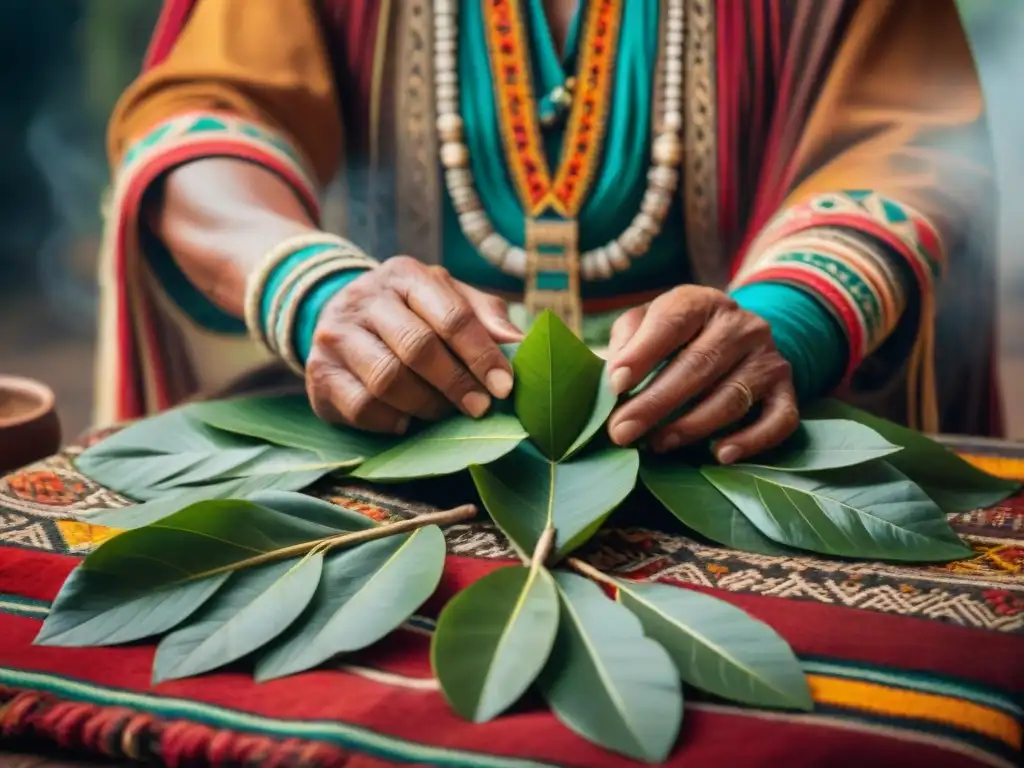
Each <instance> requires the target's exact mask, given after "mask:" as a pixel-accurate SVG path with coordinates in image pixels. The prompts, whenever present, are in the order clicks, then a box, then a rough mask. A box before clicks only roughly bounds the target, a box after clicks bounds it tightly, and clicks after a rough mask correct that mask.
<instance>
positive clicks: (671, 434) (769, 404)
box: [608, 285, 800, 464]
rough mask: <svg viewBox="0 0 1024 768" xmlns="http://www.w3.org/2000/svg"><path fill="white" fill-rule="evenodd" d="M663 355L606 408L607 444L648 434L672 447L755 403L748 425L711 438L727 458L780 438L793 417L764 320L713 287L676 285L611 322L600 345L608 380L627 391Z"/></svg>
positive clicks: (661, 446) (786, 376)
mask: <svg viewBox="0 0 1024 768" xmlns="http://www.w3.org/2000/svg"><path fill="white" fill-rule="evenodd" d="M663 362H664V363H665V366H664V368H663V369H662V370H661V371H660V372H659V373H658V375H657V376H656V377H655V378H654V379H653V380H652V381H651V383H650V384H649V385H648V386H647V387H646V388H645V389H644V390H643V391H642V392H640V393H639V394H637V395H636V396H635V397H633V398H630V399H629V400H628V401H626V402H625V403H623V404H622V405H620V406H619V407H618V408H617V409H616V410H615V412H614V413H613V414H612V417H611V420H610V421H609V434H610V435H611V438H612V440H613V441H614V442H615V443H617V444H619V445H627V444H629V443H632V442H634V441H635V440H637V439H639V438H640V437H643V436H645V435H647V436H648V438H649V443H650V445H651V447H652V448H653V449H654V450H660V451H670V450H674V449H676V448H679V447H680V446H683V445H687V444H689V443H693V442H695V441H697V440H701V439H703V438H706V437H709V436H711V435H713V434H716V433H719V432H721V431H722V430H723V429H725V428H727V427H729V426H730V425H733V424H736V422H738V421H740V420H741V419H743V418H744V417H745V416H746V415H747V413H748V412H749V411H750V410H751V409H752V408H754V406H755V405H758V406H760V407H761V411H760V414H759V416H758V418H757V419H756V421H755V422H754V423H753V424H751V425H749V426H746V427H743V428H740V429H738V430H737V431H734V432H733V433H732V434H729V435H728V436H726V437H723V438H721V439H720V440H718V442H717V444H716V446H715V452H716V456H717V457H718V460H719V461H720V462H721V463H723V464H731V463H733V462H736V461H739V460H740V459H743V458H747V457H749V456H753V455H755V454H758V453H761V452H762V451H765V450H767V449H768V448H771V447H774V446H775V445H778V444H779V443H780V442H782V441H783V440H785V439H786V438H787V437H789V436H790V435H791V434H792V433H793V431H794V430H795V429H796V428H797V426H798V424H799V421H800V417H799V413H798V411H797V401H796V393H795V392H794V390H793V381H792V376H791V371H790V367H789V363H787V362H786V361H785V360H784V359H783V358H782V356H781V355H779V353H778V352H777V351H776V349H775V345H774V343H773V341H772V335H771V329H770V328H769V326H768V323H767V322H765V321H764V320H763V319H761V318H760V317H758V316H757V315H754V314H752V313H750V312H746V311H744V310H743V309H740V307H739V306H738V305H737V304H736V302H735V301H733V300H732V299H730V298H729V297H728V296H726V295H725V294H724V293H722V292H721V291H717V290H714V289H712V288H704V287H701V286H696V285H685V286H681V287H679V288H675V289H673V290H671V291H668V292H667V293H664V294H662V295H661V296H659V297H658V298H657V299H655V300H654V301H652V302H651V303H649V304H646V305H644V306H642V307H636V308H635V309H631V310H629V311H628V312H626V313H625V314H623V315H622V317H620V318H619V319H618V320H617V321H616V323H615V325H614V326H613V327H612V332H611V341H610V344H609V349H608V371H609V376H610V380H611V384H612V387H613V389H615V390H616V391H617V392H619V393H621V392H627V391H629V390H630V389H632V388H633V387H635V386H636V385H637V384H639V383H641V382H642V381H643V380H644V378H645V377H646V376H647V375H648V374H650V373H651V371H653V370H655V369H656V368H657V366H658V365H659V364H661V363H663ZM691 403H692V407H689V408H687V410H686V411H685V413H684V414H683V415H682V416H680V417H678V418H676V419H675V420H673V421H671V422H669V423H667V424H663V423H662V422H664V421H665V419H667V418H669V416H670V415H671V414H672V413H674V412H676V411H677V410H679V409H680V408H681V407H682V406H686V405H688V404H691Z"/></svg>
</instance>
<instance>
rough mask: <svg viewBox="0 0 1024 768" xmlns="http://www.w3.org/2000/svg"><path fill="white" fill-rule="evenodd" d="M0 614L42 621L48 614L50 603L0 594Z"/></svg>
mask: <svg viewBox="0 0 1024 768" xmlns="http://www.w3.org/2000/svg"><path fill="white" fill-rule="evenodd" d="M0 613H7V614H10V615H12V616H23V617H25V618H29V619H39V620H40V621H42V620H43V619H45V618H46V617H47V616H49V614H50V603H49V602H48V601H46V600H33V599H32V598H29V597H22V596H21V595H11V594H5V593H3V592H0Z"/></svg>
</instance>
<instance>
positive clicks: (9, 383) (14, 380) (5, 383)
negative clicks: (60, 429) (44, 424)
mask: <svg viewBox="0 0 1024 768" xmlns="http://www.w3.org/2000/svg"><path fill="white" fill-rule="evenodd" d="M0 391H7V392H13V393H16V394H20V395H27V396H28V397H30V398H32V399H33V400H34V401H35V402H36V405H35V407H34V408H33V409H32V410H30V411H27V412H26V413H23V414H21V415H18V416H10V417H7V418H4V417H2V416H0V429H5V428H8V427H21V426H24V425H26V424H31V423H32V422H34V421H39V420H40V419H42V418H43V417H45V416H47V415H48V414H49V413H50V412H51V411H53V409H54V406H55V405H56V402H57V398H56V396H55V395H54V394H53V390H52V389H50V388H49V387H48V386H46V385H45V384H43V383H42V382H40V381H36V380H35V379H29V378H26V377H24V376H0Z"/></svg>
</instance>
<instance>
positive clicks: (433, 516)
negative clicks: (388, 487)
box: [192, 504, 477, 579]
mask: <svg viewBox="0 0 1024 768" xmlns="http://www.w3.org/2000/svg"><path fill="white" fill-rule="evenodd" d="M476 513H477V508H476V505H474V504H463V505H462V506H460V507H455V508H453V509H446V510H443V511H441V512H430V513H428V514H425V515H419V516H418V517H414V518H411V519H409V520H402V521H400V522H397V523H391V524H390V525H377V526H374V527H373V528H366V529H364V530H361V531H351V532H346V533H341V534H338V535H337V536H328V537H327V538H323V539H316V540H314V541H304V542H302V543H301V544H293V545H292V546H290V547H283V548H282V549H278V550H275V551H273V552H264V553H263V554H260V555H256V556H255V557H250V558H247V559H245V560H242V561H239V562H237V563H231V564H230V565H224V566H221V567H219V568H213V569H211V570H209V571H205V572H204V573H201V574H196V575H195V576H193V577H192V579H205V578H206V577H208V576H215V575H217V574H219V573H226V572H228V571H238V570H241V569H242V568H252V567H254V566H257V565H265V564H266V563H273V562H276V561H278V560H287V559H288V558H289V557H297V556H298V555H305V554H306V553H308V552H310V551H311V550H314V549H316V550H317V551H320V552H323V553H324V554H327V553H328V552H329V551H330V550H332V549H335V548H336V547H348V546H352V545H353V544H362V543H364V542H367V541H374V540H376V539H384V538H387V537H388V536H398V535H399V534H402V533H408V532H409V531H415V530H417V529H419V528H425V527H426V526H428V525H452V524H454V523H461V522H462V521H464V520H470V519H472V518H474V517H476Z"/></svg>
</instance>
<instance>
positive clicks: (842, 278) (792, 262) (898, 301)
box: [732, 191, 943, 374]
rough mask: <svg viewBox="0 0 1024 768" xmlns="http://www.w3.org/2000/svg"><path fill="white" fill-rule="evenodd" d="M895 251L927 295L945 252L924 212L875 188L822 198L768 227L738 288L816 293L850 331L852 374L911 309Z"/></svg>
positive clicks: (748, 259) (791, 210)
mask: <svg viewBox="0 0 1024 768" xmlns="http://www.w3.org/2000/svg"><path fill="white" fill-rule="evenodd" d="M893 253H895V254H898V255H899V256H900V257H901V258H903V259H904V260H905V261H906V263H907V265H908V266H909V267H910V269H911V270H912V272H913V274H914V275H915V277H916V279H917V283H918V288H919V290H920V291H921V292H922V294H923V295H928V294H930V293H931V292H932V290H933V283H934V281H935V280H936V279H937V278H938V277H939V275H940V273H941V265H942V260H943V256H942V243H941V240H940V238H939V234H938V232H937V231H936V230H935V228H934V227H933V226H932V225H931V223H930V222H928V220H927V219H926V218H925V217H924V216H922V215H921V214H919V213H917V212H916V211H914V210H913V209H911V208H909V207H907V206H905V205H902V204H900V203H897V202H895V201H893V200H890V199H888V198H885V197H883V196H881V195H878V194H875V193H872V192H866V191H849V192H841V193H833V194H824V195H818V196H816V197H814V198H811V199H810V200H808V201H806V202H804V203H801V204H799V205H797V206H793V207H791V208H788V209H786V210H785V211H783V212H782V213H780V214H779V215H778V216H777V217H776V218H775V219H774V220H772V221H771V222H770V223H769V224H768V226H767V227H766V228H765V230H764V232H763V233H761V235H760V236H759V237H758V238H757V240H755V242H754V244H753V245H752V246H751V248H750V250H749V251H748V255H747V257H746V258H745V260H744V263H743V265H742V267H741V268H740V270H739V272H738V273H737V274H736V276H735V278H734V281H733V286H732V287H733V288H738V287H740V286H742V285H748V284H753V283H758V282H783V283H787V284H790V285H795V286H798V287H801V288H804V289H806V290H810V291H811V292H813V293H814V294H815V295H816V296H818V297H819V298H820V299H821V300H822V301H823V302H824V304H825V305H826V306H827V307H828V308H829V309H830V310H831V311H832V313H833V315H834V316H835V317H836V319H837V320H838V321H839V322H840V324H841V325H842V327H843V329H844V330H845V331H846V336H847V339H848V341H849V343H850V350H851V354H850V361H849V365H848V369H847V373H848V374H852V373H853V371H855V370H856V369H857V367H858V366H859V365H860V363H861V362H862V361H863V360H864V359H865V358H866V357H868V356H869V355H870V354H872V353H873V352H874V351H875V350H877V349H878V348H879V347H880V346H881V345H882V343H883V342H884V341H885V340H886V339H887V338H888V337H889V335H890V334H891V333H892V332H893V331H894V330H895V328H896V326H897V324H898V323H899V321H900V319H901V317H902V316H903V312H904V310H905V309H906V306H907V288H908V286H904V285H903V284H902V282H901V280H900V277H899V274H898V272H897V270H896V269H895V268H894V267H895V265H893V264H892V261H891V260H892V254H893Z"/></svg>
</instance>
